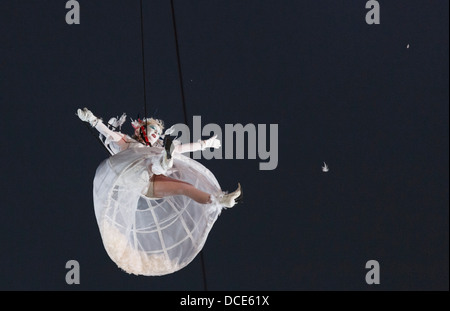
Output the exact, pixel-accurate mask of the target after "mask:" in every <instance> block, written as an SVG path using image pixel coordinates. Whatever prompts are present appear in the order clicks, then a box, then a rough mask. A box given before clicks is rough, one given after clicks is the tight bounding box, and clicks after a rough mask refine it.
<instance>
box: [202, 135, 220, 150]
mask: <svg viewBox="0 0 450 311" xmlns="http://www.w3.org/2000/svg"><path fill="white" fill-rule="evenodd" d="M220 147H221V144H220V140H219V139H217V135H214V136H213V137H211V138H208V139H207V140H202V150H205V149H206V148H215V149H218V148H220Z"/></svg>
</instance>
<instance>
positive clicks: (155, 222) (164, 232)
mask: <svg viewBox="0 0 450 311" xmlns="http://www.w3.org/2000/svg"><path fill="white" fill-rule="evenodd" d="M162 150H163V149H162V148H159V147H151V148H132V149H127V150H124V151H122V152H120V153H118V154H115V155H113V156H111V157H110V158H108V159H106V160H104V161H103V162H102V163H101V164H100V165H99V167H98V169H97V171H96V174H95V178H94V207H95V216H96V218H97V223H98V226H99V229H100V234H101V237H102V241H103V245H104V247H105V249H106V252H107V253H108V255H109V257H110V258H111V259H112V260H113V261H114V262H115V263H116V264H117V265H118V266H119V267H120V268H121V269H123V270H124V271H126V272H128V273H131V274H136V275H147V276H152V275H165V274H169V273H173V272H175V271H178V270H180V269H182V268H184V267H185V266H187V265H188V264H189V263H190V262H191V261H192V260H193V259H194V258H195V257H196V255H197V254H198V253H199V252H200V251H201V249H202V248H203V245H204V244H205V242H206V239H207V237H208V234H209V232H210V230H211V228H212V226H213V225H214V222H215V221H216V220H217V217H218V216H219V215H220V212H221V209H222V206H220V205H218V204H217V203H216V202H214V201H213V203H211V204H199V203H197V202H195V201H193V200H192V199H190V198H188V197H186V196H172V197H167V198H163V199H150V198H148V197H146V196H144V195H143V194H145V193H147V190H148V186H149V180H150V177H151V172H150V171H149V169H148V167H149V166H150V165H151V164H152V163H159V160H160V159H161V157H162ZM166 175H167V176H169V177H172V178H176V179H179V180H183V181H186V182H188V183H191V184H193V185H194V186H195V187H197V188H198V189H200V190H202V191H205V192H207V193H210V194H212V195H218V194H220V193H221V190H220V186H219V183H218V181H217V180H216V178H215V176H214V175H213V174H212V173H211V172H210V171H209V170H208V169H207V168H206V167H204V166H203V165H201V164H200V163H199V162H197V161H195V160H192V159H191V158H188V157H186V156H183V155H181V154H174V165H173V168H172V169H171V170H170V171H168V172H167V173H166Z"/></svg>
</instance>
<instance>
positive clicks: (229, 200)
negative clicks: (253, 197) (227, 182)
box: [216, 183, 242, 207]
mask: <svg viewBox="0 0 450 311" xmlns="http://www.w3.org/2000/svg"><path fill="white" fill-rule="evenodd" d="M241 194H242V189H241V184H240V183H238V188H237V189H236V190H235V191H234V192H232V193H228V194H222V195H220V196H218V197H217V198H216V199H217V201H218V203H219V204H220V205H222V206H225V207H233V206H234V205H235V204H236V203H237V201H236V199H237V198H239V197H240V196H241Z"/></svg>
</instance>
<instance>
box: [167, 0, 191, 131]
mask: <svg viewBox="0 0 450 311" xmlns="http://www.w3.org/2000/svg"><path fill="white" fill-rule="evenodd" d="M170 5H171V8H172V23H173V34H174V37H175V48H176V51H177V64H178V77H179V79H180V89H181V102H182V104H183V113H184V123H185V124H186V125H187V126H189V123H188V118H187V110H186V99H185V97H184V83H183V75H182V73H181V61H180V49H179V47H178V34H177V22H176V20H175V9H174V5H173V0H170Z"/></svg>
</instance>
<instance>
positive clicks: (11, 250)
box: [0, 0, 449, 291]
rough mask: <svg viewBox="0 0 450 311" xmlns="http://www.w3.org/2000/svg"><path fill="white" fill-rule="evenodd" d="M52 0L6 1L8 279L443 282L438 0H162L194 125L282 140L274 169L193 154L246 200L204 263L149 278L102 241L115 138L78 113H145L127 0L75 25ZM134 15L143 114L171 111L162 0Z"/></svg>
mask: <svg viewBox="0 0 450 311" xmlns="http://www.w3.org/2000/svg"><path fill="white" fill-rule="evenodd" d="M65 2H66V1H61V0H60V1H56V0H41V1H34V0H33V1H31V0H2V1H1V3H0V23H1V27H0V35H1V44H0V55H1V57H0V103H1V108H2V113H3V114H2V122H0V124H1V128H2V132H3V144H2V161H1V176H2V187H1V188H2V204H1V209H0V223H1V224H0V228H1V232H2V234H1V235H0V236H1V245H2V249H3V251H2V254H1V255H0V289H1V290H149V291H173V290H180V291H202V290H204V282H203V276H205V277H206V280H207V288H208V289H209V290H213V291H241V290H242V291H305V290H306V291H310V290H321V291H325V290H339V291H347V290H358V291H359V290H361V291H366V290H389V291H391V290H448V289H449V192H448V191H449V160H448V156H449V139H448V137H449V136H448V131H449V122H448V121H449V119H448V118H449V117H448V113H449V111H448V105H449V87H448V84H449V71H448V70H449V69H448V68H449V61H448V60H449V57H448V56H449V24H448V21H449V16H448V14H449V13H448V12H449V3H448V1H444V0H439V1H438V0H435V1H425V0H424V1H411V0H408V1H406V0H401V1H380V7H381V24H380V25H368V24H366V22H365V15H366V12H367V11H368V10H367V9H365V3H366V1H344V0H333V1H331V0H326V1H325V0H324V1H316V0H305V1H297V0H283V1H275V0H257V1H256V0H247V1H241V0H227V1H218V0H214V1H211V0H190V1H181V0H175V1H174V7H175V15H176V22H177V30H178V42H179V51H180V58H181V68H182V74H183V80H184V89H185V99H186V108H187V114H188V121H189V123H190V125H192V117H193V116H201V117H202V124H203V125H205V124H207V123H216V124H218V125H220V126H221V128H222V129H224V127H225V124H237V123H241V124H243V125H246V124H267V125H269V124H278V127H279V133H278V148H279V150H278V166H277V168H276V169H275V170H267V171H262V170H259V162H261V161H262V160H261V159H248V157H247V156H246V159H228V160H225V159H213V160H205V159H201V160H199V161H200V162H201V163H202V164H204V165H205V166H207V167H208V168H209V169H210V170H211V171H212V172H213V173H214V174H215V176H216V178H217V179H218V181H219V183H220V185H221V186H222V188H223V189H226V190H233V189H235V187H236V185H237V182H240V183H241V184H242V187H243V190H244V202H243V203H242V204H239V205H237V206H235V207H234V208H233V209H228V210H224V211H223V212H222V214H221V215H220V216H219V218H218V220H217V221H216V223H215V225H214V227H213V229H212V231H211V232H210V234H209V237H208V240H207V241H206V244H205V246H204V248H203V251H202V254H203V263H204V266H205V274H203V273H202V260H201V256H200V255H199V256H197V257H196V259H195V260H194V261H192V262H191V263H190V264H189V265H188V266H187V267H186V268H184V269H182V270H180V271H178V272H176V273H173V274H170V275H166V276H160V277H145V276H135V275H129V274H127V273H125V272H123V271H122V270H120V269H119V268H118V267H117V266H116V264H115V263H114V262H112V261H111V260H110V259H109V257H108V255H107V253H106V251H105V250H104V248H103V244H102V241H101V238H100V234H99V231H98V226H97V223H96V219H95V215H94V208H93V200H92V182H93V177H94V174H95V170H96V168H97V166H98V165H99V164H100V162H101V161H103V160H104V159H105V158H106V157H107V156H108V154H107V153H106V151H105V150H104V149H103V148H102V147H101V145H99V144H98V142H97V141H96V139H95V138H94V137H93V136H92V135H91V133H90V132H89V130H88V129H87V128H86V126H85V124H83V122H81V121H80V120H79V119H78V117H76V116H75V112H76V110H77V108H82V107H88V108H90V109H91V110H92V111H93V112H94V114H96V115H98V116H100V117H103V118H104V119H106V120H108V119H109V118H110V117H113V116H118V115H121V114H122V113H123V112H126V113H127V115H128V116H129V117H133V118H135V117H137V115H138V114H140V116H141V117H142V116H143V114H144V107H145V103H144V87H143V86H144V82H143V67H142V65H143V62H142V48H141V24H140V2H139V0H133V1H130V0H127V1H124V0H110V1H100V0H95V1H93V0H89V1H86V0H79V3H80V6H81V23H80V24H79V25H68V24H66V22H65V15H66V12H67V11H68V10H67V9H66V8H65ZM143 12H144V14H143V21H144V40H145V41H144V42H145V73H146V76H145V78H146V94H147V109H148V112H149V114H151V115H154V116H156V117H158V118H161V119H163V120H164V121H165V123H166V124H167V125H168V126H170V125H172V124H176V123H184V116H183V105H182V98H181V91H180V90H181V89H180V84H179V73H178V65H177V54H176V45H175V37H174V31H173V24H172V14H171V4H170V1H169V0H152V1H144V6H143ZM408 44H409V48H407V45H408ZM131 130H132V128H131V125H129V123H127V124H126V125H124V128H123V131H124V132H127V133H131ZM205 138H206V137H205ZM224 143H225V142H224V141H223V142H222V145H224ZM323 161H325V162H326V163H327V164H328V165H329V167H330V171H329V172H328V173H323V172H322V171H321V166H322V165H323ZM71 259H75V260H77V261H78V262H79V263H80V266H81V271H80V272H81V280H80V281H81V283H80V284H79V285H67V284H66V282H65V275H66V273H67V272H68V269H66V268H65V264H66V262H67V261H68V260H71ZM372 259H374V260H377V261H378V262H379V263H380V266H381V284H379V285H370V286H369V285H367V284H366V282H365V275H366V273H367V272H368V269H366V268H365V264H366V262H367V261H368V260H372Z"/></svg>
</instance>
